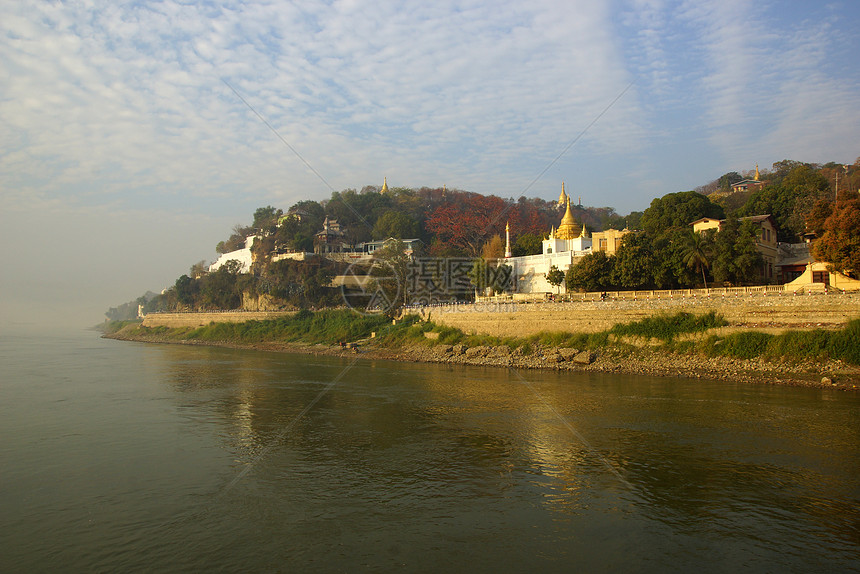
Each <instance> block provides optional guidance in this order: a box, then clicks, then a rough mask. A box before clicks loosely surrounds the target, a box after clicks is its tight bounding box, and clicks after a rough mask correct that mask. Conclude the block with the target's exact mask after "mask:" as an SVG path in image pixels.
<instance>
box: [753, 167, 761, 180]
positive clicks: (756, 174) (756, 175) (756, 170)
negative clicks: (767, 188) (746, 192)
mask: <svg viewBox="0 0 860 574" xmlns="http://www.w3.org/2000/svg"><path fill="white" fill-rule="evenodd" d="M760 178H761V176H760V175H759V173H758V164H755V177H754V178H753V181H761V179H760Z"/></svg>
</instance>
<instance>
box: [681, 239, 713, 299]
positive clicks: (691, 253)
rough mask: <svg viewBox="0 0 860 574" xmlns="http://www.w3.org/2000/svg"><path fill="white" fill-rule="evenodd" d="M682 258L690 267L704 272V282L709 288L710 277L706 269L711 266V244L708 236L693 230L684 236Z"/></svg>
mask: <svg viewBox="0 0 860 574" xmlns="http://www.w3.org/2000/svg"><path fill="white" fill-rule="evenodd" d="M681 249H682V251H681V258H682V260H683V262H684V265H686V266H687V267H688V268H690V269H695V270H696V271H701V272H702V282H703V283H704V284H705V289H707V288H708V279H707V277H706V276H705V271H706V270H707V269H709V268H710V267H711V263H710V261H709V258H710V257H711V244H710V242H709V241H708V238H706V237H704V236H703V235H702V234H701V233H696V232H695V231H691V232H690V234H689V235H687V236H686V237H685V238H684V244H683V246H682V248H681Z"/></svg>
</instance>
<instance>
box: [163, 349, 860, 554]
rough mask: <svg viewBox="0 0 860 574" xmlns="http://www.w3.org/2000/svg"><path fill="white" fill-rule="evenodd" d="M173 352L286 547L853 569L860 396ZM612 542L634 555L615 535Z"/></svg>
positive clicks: (184, 388) (241, 498)
mask: <svg viewBox="0 0 860 574" xmlns="http://www.w3.org/2000/svg"><path fill="white" fill-rule="evenodd" d="M164 354H165V360H164V361H163V363H162V364H163V365H164V366H165V368H166V369H167V372H166V373H164V380H166V381H167V382H168V384H169V385H170V386H171V388H172V389H173V390H174V391H175V392H176V393H177V394H178V401H179V405H180V407H179V408H180V411H181V413H182V416H183V417H186V419H187V420H188V422H189V423H193V424H190V428H194V429H196V430H195V431H194V432H204V431H202V430H201V428H207V427H208V428H210V429H212V430H214V432H215V433H216V434H217V435H218V436H220V437H221V440H222V442H223V445H224V448H226V449H228V451H229V452H230V453H231V457H232V458H233V460H235V461H236V463H235V466H234V467H233V472H234V473H239V472H245V471H246V470H248V469H250V470H249V471H248V472H247V474H246V475H244V476H243V478H242V481H241V482H240V483H239V484H240V488H239V487H237V489H236V490H237V492H235V493H233V494H231V496H234V497H235V501H236V503H237V504H239V503H241V504H240V506H239V507H235V508H233V510H232V511H233V512H241V515H242V517H243V518H242V521H243V523H246V522H247V521H249V520H250V521H252V522H253V521H254V520H261V521H263V522H266V523H268V522H270V521H271V520H274V517H275V516H278V517H280V519H281V521H282V522H283V524H281V525H280V526H278V527H277V528H278V531H279V532H281V533H282V534H283V535H295V536H299V533H301V537H302V540H305V541H307V540H308V537H311V538H313V537H318V538H319V539H324V538H326V537H335V538H336V539H338V540H341V543H342V544H344V545H345V547H346V548H349V549H351V550H353V551H357V550H356V549H357V548H358V546H359V545H366V544H369V543H375V544H379V545H388V546H390V548H388V550H391V552H390V554H391V555H392V556H395V555H396V556H398V557H400V558H403V556H404V554H408V552H406V551H404V548H405V547H406V546H408V545H409V544H416V541H415V539H414V538H412V537H422V536H427V535H432V536H452V535H453V534H452V533H454V532H461V534H460V535H458V536H461V537H462V538H464V539H467V540H469V541H471V543H476V542H477V541H479V540H484V539H485V538H484V537H485V535H486V536H499V537H502V538H504V539H505V540H506V542H505V543H500V542H498V541H497V542H496V543H495V544H493V545H492V546H493V547H494V548H497V549H498V548H500V544H501V548H505V549H506V550H509V549H510V548H513V547H518V544H517V543H513V542H512V541H511V540H510V539H509V538H508V537H509V536H511V535H515V536H525V539H527V540H528V541H529V544H530V548H531V550H530V551H529V552H530V554H531V555H532V556H540V557H542V558H543V559H545V560H550V561H553V560H559V559H560V557H563V556H565V555H570V554H572V553H576V552H581V551H583V550H588V548H590V547H592V546H595V547H596V548H599V552H611V551H613V550H617V548H613V547H614V546H617V545H619V544H620V545H622V546H623V545H624V544H627V543H629V544H631V545H632V546H633V548H635V547H637V546H639V545H642V544H645V543H647V544H649V545H655V546H653V548H652V556H651V559H652V560H653V561H654V562H653V564H655V568H654V569H655V570H659V568H658V567H656V566H658V565H661V564H662V565H663V566H665V565H666V562H665V561H666V560H669V559H670V558H671V560H680V562H679V563H680V564H685V563H686V564H690V565H692V564H697V563H698V561H699V560H700V559H701V553H702V552H703V551H708V552H712V553H713V556H714V564H715V565H719V567H720V568H724V567H726V568H728V567H733V566H741V565H743V566H749V565H753V566H754V568H753V569H756V567H759V566H760V567H761V568H762V569H763V570H768V569H772V568H771V567H772V566H773V563H774V562H773V561H774V560H777V561H779V560H788V561H789V562H788V563H789V564H795V565H796V564H798V563H799V564H803V565H806V566H813V565H820V564H821V563H824V564H831V565H833V564H838V565H839V566H840V567H841V568H842V569H845V568H850V567H857V566H858V564H860V562H858V561H860V511H858V510H857V509H858V503H860V479H858V476H857V473H856V469H857V468H860V435H858V431H857V430H856V429H858V428H860V425H858V422H860V421H858V412H860V408H858V407H860V402H858V399H857V397H856V396H852V395H839V396H837V395H833V394H831V393H828V392H827V391H819V390H804V389H785V388H769V387H753V386H741V385H727V384H725V383H717V382H708V381H696V382H692V381H673V380H669V379H656V378H634V377H616V376H608V375H595V374H558V373H527V374H526V375H525V376H526V377H527V378H528V380H529V384H530V385H531V386H527V385H524V384H523V383H522V381H521V380H520V379H519V378H518V377H517V376H515V375H514V374H513V373H510V372H507V371H504V370H497V369H483V368H452V367H448V366H438V365H409V364H393V363H386V362H362V361H360V362H358V363H356V364H355V365H353V366H351V367H349V363H347V362H344V361H341V360H339V359H333V358H314V357H310V358H309V357H297V356H291V355H280V354H274V353H255V352H239V351H229V350H223V349H183V348H171V349H168V350H165V351H164ZM347 368H348V371H347V373H346V374H345V376H343V378H342V380H340V381H339V382H338V383H337V384H336V385H335V386H333V387H332V388H331V389H330V390H328V391H327V392H325V393H324V394H322V396H320V393H321V392H322V391H324V390H325V389H326V386H327V385H329V384H330V383H331V382H332V381H333V380H335V378H336V377H338V376H339V374H341V373H343V371H344V369H347ZM316 399H318V402H317V403H316V404H315V405H314V406H313V408H312V409H311V410H309V411H307V412H306V413H303V410H304V409H305V408H306V406H307V405H309V404H310V403H311V402H312V401H314V400H316ZM300 415H301V416H300ZM559 415H560V416H561V417H562V418H563V420H560V419H559ZM288 425H289V432H288V433H284V432H283V429H284V428H286V427H287V426H288ZM571 429H575V433H572V432H571ZM261 453H263V454H265V456H261ZM604 462H608V464H610V465H611V466H612V467H613V468H615V469H617V470H618V472H619V473H620V475H621V476H622V477H623V481H620V480H618V478H617V477H616V476H614V475H613V473H612V472H609V471H608V470H607V467H606V466H605V464H604ZM234 476H235V474H234ZM631 486H632V488H631ZM238 508H241V509H242V510H241V511H239V510H237V509H238ZM547 511H548V513H547ZM506 513H507V514H510V515H511V516H512V517H513V518H511V519H506V518H504V517H505V516H506ZM416 519H420V520H421V521H422V523H423V526H421V527H419V526H418V525H416V524H415V523H414V520H416ZM512 521H514V522H515V524H512ZM463 528H468V533H464V532H462V531H461V529H463ZM529 528H538V530H539V531H540V535H537V536H536V535H535V532H531V534H524V533H526V532H530V531H529ZM355 529H358V530H359V531H362V532H363V534H361V535H359V534H356V530H355ZM362 529H363V530H362ZM392 529H393V530H392ZM485 529H486V530H487V532H485ZM373 532H377V533H379V535H378V536H376V535H374V534H373ZM382 533H384V535H383V534H382ZM617 536H622V537H625V540H627V542H624V543H621V542H617V541H616V542H609V541H608V540H609V539H613V537H617ZM667 537H668V538H670V539H672V540H674V541H675V542H674V543H673V544H669V545H667V544H665V543H664V542H662V541H663V540H664V539H665V538H667ZM455 538H456V536H455ZM450 542H451V541H450V540H449V541H447V542H442V543H440V544H439V545H438V548H446V549H449V550H450V548H451V545H450ZM308 544H310V546H311V547H312V548H313V547H314V544H313V543H308ZM419 545H420V546H422V547H424V548H425V550H426V545H421V544H419ZM506 545H507V546H506ZM822 552H826V554H827V557H826V558H821V557H820V555H821V553H822ZM812 557H816V558H812ZM487 559H489V558H487ZM344 560H346V558H344ZM592 560H594V558H592ZM821 560H823V561H824V562H820V561H821ZM553 563H555V562H553ZM584 563H585V564H587V563H588V561H587V560H586V561H585V562H584ZM597 563H603V564H605V562H595V564H597ZM636 563H637V564H639V563H638V562H636ZM615 564H616V565H623V564H628V563H627V562H626V561H625V560H621V562H620V563H615ZM509 565H510V564H509ZM628 565H629V564H628ZM640 566H641V564H640ZM641 569H644V570H648V569H649V568H641ZM706 569H707V568H706Z"/></svg>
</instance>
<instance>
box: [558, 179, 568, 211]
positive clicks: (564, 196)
mask: <svg viewBox="0 0 860 574" xmlns="http://www.w3.org/2000/svg"><path fill="white" fill-rule="evenodd" d="M568 199H569V198H568V197H567V194H566V193H565V192H564V182H561V194H559V196H558V206H559V207H561V206H562V205H564V204H565V203H566V202H567V200H568Z"/></svg>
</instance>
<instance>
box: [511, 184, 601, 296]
mask: <svg viewBox="0 0 860 574" xmlns="http://www.w3.org/2000/svg"><path fill="white" fill-rule="evenodd" d="M559 205H564V206H565V211H564V216H563V217H562V218H561V223H559V225H558V228H553V229H551V230H550V232H549V237H547V238H546V239H544V240H543V253H541V254H540V255H526V256H524V257H510V256H509V254H510V253H511V247H510V241H511V240H510V230H509V229H508V230H506V231H507V233H506V235H507V237H506V240H507V241H506V242H507V245H506V247H505V263H506V264H507V265H510V266H511V267H513V270H514V277H515V278H516V291H515V292H516V293H554V292H555V291H556V288H555V287H553V286H552V285H550V284H549V282H548V281H547V280H546V274H547V273H549V270H550V268H551V267H553V266H555V267H557V268H558V269H560V270H561V271H564V272H567V270H568V269H569V268H570V266H571V265H573V264H575V263H577V262H578V261H579V260H580V259H582V257H583V256H584V255H586V254H588V253H591V236H590V234H589V233H588V230H586V228H585V226H584V225H580V224H579V223H577V221H576V220H575V219H574V217H573V213H572V212H571V210H570V197H568V196H567V195H566V194H565V191H564V184H562V187H561V195H560V196H559ZM559 289H560V291H561V292H562V293H563V292H564V285H562V286H561V287H560V288H559Z"/></svg>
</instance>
